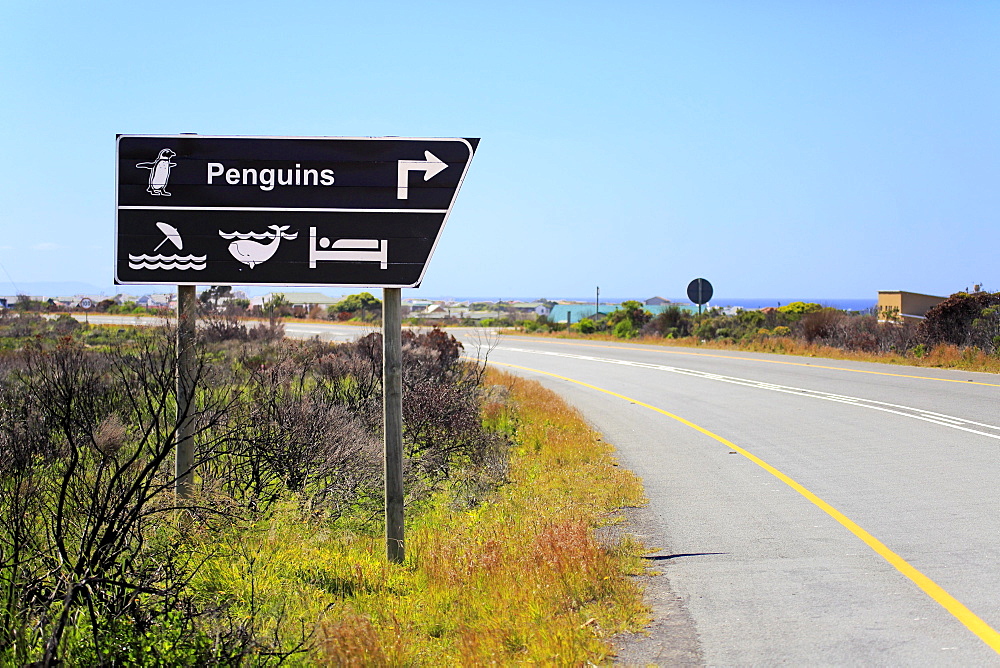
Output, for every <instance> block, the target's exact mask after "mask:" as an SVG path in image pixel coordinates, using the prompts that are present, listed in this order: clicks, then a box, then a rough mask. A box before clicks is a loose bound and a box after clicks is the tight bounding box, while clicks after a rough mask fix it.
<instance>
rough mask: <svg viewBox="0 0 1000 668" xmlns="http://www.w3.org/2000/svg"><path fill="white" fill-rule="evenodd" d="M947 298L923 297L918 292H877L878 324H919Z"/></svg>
mask: <svg viewBox="0 0 1000 668" xmlns="http://www.w3.org/2000/svg"><path fill="white" fill-rule="evenodd" d="M945 299H947V297H935V296H934V295H923V294H920V293H919V292H904V291H902V290H879V291H878V306H877V307H876V308H877V309H878V319H879V322H890V321H895V322H913V323H916V322H920V321H921V320H923V319H924V315H926V313H927V312H928V311H930V310H931V309H932V308H934V307H935V306H937V305H938V304H940V303H941V302H943V301H944V300H945Z"/></svg>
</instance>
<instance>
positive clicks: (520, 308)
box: [510, 302, 550, 316]
mask: <svg viewBox="0 0 1000 668" xmlns="http://www.w3.org/2000/svg"><path fill="white" fill-rule="evenodd" d="M510 308H512V309H513V310H514V311H515V312H516V313H519V314H521V315H527V314H530V313H534V314H535V315H536V316H539V315H545V316H547V315H548V314H549V312H550V309H549V307H548V306H546V305H545V304H543V303H541V302H514V303H513V304H511V305H510Z"/></svg>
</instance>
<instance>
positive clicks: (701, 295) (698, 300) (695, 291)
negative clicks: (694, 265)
mask: <svg viewBox="0 0 1000 668" xmlns="http://www.w3.org/2000/svg"><path fill="white" fill-rule="evenodd" d="M688 299H690V300H691V301H692V302H694V303H695V304H697V305H698V306H701V305H702V304H707V303H708V302H709V301H711V299H712V284H711V283H709V282H708V281H706V280H705V279H704V278H696V279H694V280H693V281H691V282H690V283H688ZM699 310H700V309H699Z"/></svg>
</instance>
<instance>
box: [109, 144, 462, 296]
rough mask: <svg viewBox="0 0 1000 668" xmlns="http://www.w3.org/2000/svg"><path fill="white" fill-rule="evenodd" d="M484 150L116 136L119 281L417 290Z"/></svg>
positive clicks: (420, 145)
mask: <svg viewBox="0 0 1000 668" xmlns="http://www.w3.org/2000/svg"><path fill="white" fill-rule="evenodd" d="M478 143H479V140H478V139H413V138H400V137H380V138H343V137H209V136H200V135H121V136H119V137H118V150H117V175H118V176H117V184H118V187H117V231H116V249H115V282H116V283H118V284H130V283H153V284H169V285H279V286H281V285H285V286H287V285H333V286H343V287H357V286H365V287H416V286H418V285H420V282H421V281H422V280H423V277H424V272H425V271H426V269H427V263H428V262H429V261H430V258H431V255H432V254H433V252H434V249H435V247H436V246H437V242H438V239H439V238H440V235H441V231H442V229H443V228H444V225H445V222H446V221H447V219H448V214H449V212H450V211H451V208H452V205H453V204H454V203H455V197H456V195H457V194H458V190H459V188H460V187H461V185H462V181H463V179H464V178H465V174H466V171H467V170H468V168H469V163H470V162H471V160H472V155H473V152H474V151H475V149H476V146H477V145H478Z"/></svg>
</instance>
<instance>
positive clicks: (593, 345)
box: [510, 336, 1000, 387]
mask: <svg viewBox="0 0 1000 668" xmlns="http://www.w3.org/2000/svg"><path fill="white" fill-rule="evenodd" d="M510 338H512V339H514V338H522V339H527V340H529V341H534V342H538V341H539V340H542V341H545V342H546V343H555V344H559V345H563V346H583V347H587V348H611V349H614V350H646V348H636V347H634V346H615V345H611V344H604V343H582V342H577V341H560V340H553V339H538V338H529V337H515V336H511V337H510ZM648 349H649V350H650V351H651V352H655V353H661V354H663V355H690V356H692V357H717V358H719V359H726V360H741V361H744V362H761V363H763V364H785V365H788V366H806V367H809V368H810V369H829V370H831V371H847V372H849V373H868V374H872V375H874V376H893V377H895V378H912V379H915V380H936V381H938V382H941V383H962V384H963V385H984V386H986V387H1000V383H984V382H981V381H978V380H961V379H959V378H934V377H932V376H913V375H910V374H905V373H889V372H888V371H869V370H867V369H848V368H845V367H840V366H826V365H823V364H812V363H808V362H787V361H785V360H765V359H760V358H758V357H738V356H736V355H723V354H721V353H701V352H687V351H682V350H664V349H663V348H661V347H659V346H648ZM966 373H975V372H972V371H967V372H966Z"/></svg>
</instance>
